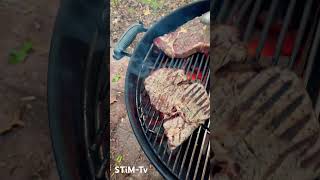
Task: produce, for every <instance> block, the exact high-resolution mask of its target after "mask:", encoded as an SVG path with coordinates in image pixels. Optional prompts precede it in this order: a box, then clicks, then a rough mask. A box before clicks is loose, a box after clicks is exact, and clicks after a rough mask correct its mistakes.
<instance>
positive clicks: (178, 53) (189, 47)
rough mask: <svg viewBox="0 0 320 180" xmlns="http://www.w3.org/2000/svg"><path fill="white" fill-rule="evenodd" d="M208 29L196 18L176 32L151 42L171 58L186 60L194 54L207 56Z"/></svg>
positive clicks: (208, 43)
mask: <svg viewBox="0 0 320 180" xmlns="http://www.w3.org/2000/svg"><path fill="white" fill-rule="evenodd" d="M209 32H210V29H209V27H208V26H207V25H204V24H202V23H201V22H200V17H196V18H194V19H192V20H190V21H188V22H187V23H185V24H184V25H182V26H180V27H179V28H178V29H177V30H176V31H174V32H170V33H168V34H165V35H163V36H160V37H157V38H155V39H154V40H153V42H154V44H155V45H156V46H157V47H158V48H159V49H161V50H162V51H164V53H165V54H166V55H167V56H169V57H172V58H186V57H188V56H190V55H192V54H194V53H196V52H201V53H205V54H208V51H209V47H210V37H209V36H210V35H209V34H210V33H209Z"/></svg>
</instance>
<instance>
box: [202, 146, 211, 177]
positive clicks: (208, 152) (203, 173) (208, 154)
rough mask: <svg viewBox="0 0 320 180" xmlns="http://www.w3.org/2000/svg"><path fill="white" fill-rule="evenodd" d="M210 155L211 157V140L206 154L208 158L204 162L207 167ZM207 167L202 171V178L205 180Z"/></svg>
mask: <svg viewBox="0 0 320 180" xmlns="http://www.w3.org/2000/svg"><path fill="white" fill-rule="evenodd" d="M209 157H210V142H209V143H208V147H207V155H206V160H205V162H204V167H207V165H208V160H209ZM206 169H207V168H203V172H202V176H201V180H203V179H204V177H205V174H206Z"/></svg>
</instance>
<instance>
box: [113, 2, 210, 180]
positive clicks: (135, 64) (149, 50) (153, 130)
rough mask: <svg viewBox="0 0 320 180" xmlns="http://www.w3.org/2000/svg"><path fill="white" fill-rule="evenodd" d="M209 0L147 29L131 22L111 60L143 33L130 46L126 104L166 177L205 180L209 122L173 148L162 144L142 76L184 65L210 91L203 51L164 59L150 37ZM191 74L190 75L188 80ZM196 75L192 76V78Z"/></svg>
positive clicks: (202, 9) (141, 139) (205, 7)
mask: <svg viewBox="0 0 320 180" xmlns="http://www.w3.org/2000/svg"><path fill="white" fill-rule="evenodd" d="M209 5H210V2H209V1H198V2H194V3H192V4H189V5H187V6H184V7H182V8H180V9H177V10H176V11H174V12H172V13H171V14H169V15H168V16H166V17H164V18H162V19H161V20H159V21H158V22H157V23H155V24H154V25H153V26H152V27H151V28H150V29H149V30H146V29H145V28H144V27H143V25H142V23H141V22H140V23H138V24H134V25H132V26H131V27H129V29H128V31H127V32H126V33H124V35H123V36H122V37H121V38H120V40H119V42H118V43H117V45H116V47H115V50H114V58H115V59H121V58H122V57H123V56H125V55H129V54H128V53H127V52H125V49H126V48H127V47H128V46H129V45H130V44H131V42H132V41H133V39H134V38H135V36H136V35H137V33H139V32H145V31H146V33H145V34H144V37H143V38H142V40H141V41H140V42H139V43H138V45H137V47H136V49H135V50H134V52H133V54H132V56H131V58H130V63H129V66H128V69H127V75H126V89H125V98H126V107H127V112H128V117H129V119H130V123H131V126H132V129H133V131H134V133H135V135H136V137H137V139H138V142H139V143H140V145H141V147H142V149H143V150H144V152H145V154H146V155H147V157H148V158H149V160H150V161H151V162H152V163H153V164H154V166H155V167H156V168H157V169H158V171H159V172H160V173H161V174H162V175H163V176H164V177H165V178H166V179H186V178H187V177H189V178H190V177H193V178H194V179H208V177H209V156H210V147H209V143H208V142H209V140H208V137H209V131H208V127H209V120H208V121H206V123H205V124H204V125H203V126H201V127H199V128H198V129H197V130H195V132H194V133H193V134H192V136H191V137H190V138H189V139H188V140H187V141H186V142H185V143H183V145H182V146H180V147H178V148H177V149H176V150H174V151H170V150H169V149H168V146H167V138H166V137H165V135H164V129H163V127H162V124H163V118H162V116H161V115H160V113H159V112H158V111H157V110H156V109H154V108H153V107H152V106H151V104H150V102H149V101H148V98H147V94H146V92H145V89H144V86H143V80H144V79H145V78H146V77H147V76H148V75H149V74H150V73H151V72H152V71H155V70H156V69H159V68H163V67H170V68H176V69H184V70H185V71H186V73H187V75H188V76H190V78H191V79H193V80H197V81H199V82H201V83H202V84H203V85H204V86H205V87H207V90H209V88H208V87H209V86H210V85H209V83H210V82H209V76H210V69H209V59H210V57H209V56H208V55H204V54H200V53H198V54H194V55H192V56H190V57H188V58H186V59H177V58H169V57H167V56H166V55H165V54H164V53H163V52H162V51H161V50H159V49H158V48H157V47H156V46H154V45H153V43H152V41H153V39H154V38H156V37H158V36H160V35H163V34H165V33H168V32H170V31H173V30H175V29H176V28H177V27H179V26H180V25H182V24H184V23H185V22H187V21H189V20H191V19H193V18H194V17H196V16H200V15H202V14H204V13H205V12H207V11H209V7H210V6H209ZM192 77H194V78H192ZM195 77H196V78H195Z"/></svg>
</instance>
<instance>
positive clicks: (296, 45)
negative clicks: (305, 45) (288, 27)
mask: <svg viewBox="0 0 320 180" xmlns="http://www.w3.org/2000/svg"><path fill="white" fill-rule="evenodd" d="M312 2H313V0H307V4H306V5H305V7H304V10H303V12H304V13H303V16H302V20H301V22H300V25H299V30H298V35H297V38H296V40H295V43H294V47H293V51H292V55H291V58H290V64H289V68H292V67H293V65H294V63H295V62H296V59H297V56H298V53H299V49H300V46H301V43H302V38H303V34H304V32H305V30H306V27H307V22H308V18H309V15H310V11H311V7H312Z"/></svg>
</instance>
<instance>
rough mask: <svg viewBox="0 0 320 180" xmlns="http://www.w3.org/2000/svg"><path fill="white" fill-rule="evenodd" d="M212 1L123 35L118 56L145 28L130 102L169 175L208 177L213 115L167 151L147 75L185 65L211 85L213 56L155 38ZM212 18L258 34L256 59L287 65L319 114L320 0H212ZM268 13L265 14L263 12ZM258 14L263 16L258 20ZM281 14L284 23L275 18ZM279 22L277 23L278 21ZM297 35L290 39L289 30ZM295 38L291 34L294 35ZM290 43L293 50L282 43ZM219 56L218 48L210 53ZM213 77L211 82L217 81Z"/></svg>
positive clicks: (141, 133) (143, 138) (135, 121)
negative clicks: (183, 52)
mask: <svg viewBox="0 0 320 180" xmlns="http://www.w3.org/2000/svg"><path fill="white" fill-rule="evenodd" d="M208 7H209V2H208V1H199V2H195V3H193V4H190V5H188V6H185V7H183V8H180V9H178V10H176V11H175V12H173V13H171V14H170V15H168V16H166V17H164V18H163V19H161V20H160V21H159V22H157V23H156V24H155V25H154V26H152V27H151V28H150V29H149V30H146V29H145V28H144V27H143V26H142V24H141V23H140V24H136V25H133V26H131V27H130V28H129V30H128V32H126V33H125V34H124V36H123V37H122V38H121V39H120V41H119V43H118V44H117V46H116V48H115V52H114V57H115V58H116V59H120V58H121V57H123V56H125V55H129V54H128V53H127V52H125V49H126V47H128V46H129V44H130V43H131V42H132V41H133V39H134V37H135V35H136V34H137V33H139V32H145V31H147V32H146V33H145V35H144V37H143V39H142V40H141V41H140V42H139V44H138V45H137V47H136V49H135V50H134V52H133V54H132V57H131V59H130V63H129V67H128V70H127V76H126V105H127V111H128V116H129V119H130V123H131V126H132V129H133V130H134V133H135V135H136V137H137V139H138V142H139V143H140V145H141V147H142V149H143V150H144V152H145V154H146V155H147V157H148V158H149V160H150V161H151V162H152V163H153V164H154V165H155V167H156V168H157V169H158V170H159V172H160V173H161V174H162V175H163V176H164V177H165V178H166V179H208V173H209V169H210V168H209V162H208V160H209V159H210V151H209V149H210V145H209V143H208V136H209V134H210V133H209V131H208V126H209V123H210V122H209V121H207V122H206V124H205V125H204V126H201V127H200V128H198V129H197V130H196V131H195V132H194V133H193V134H192V136H191V137H190V138H189V139H188V140H187V141H186V142H185V143H183V145H182V146H180V147H179V148H178V149H177V150H176V151H173V152H171V151H168V147H167V141H166V137H165V136H164V134H163V128H162V123H163V121H162V119H161V116H160V115H159V112H157V111H156V110H155V109H153V108H152V106H150V103H149V102H148V101H147V100H145V98H144V96H145V91H144V88H143V83H142V82H143V79H144V78H145V77H146V76H147V75H148V74H150V72H152V71H154V70H156V69H159V68H161V67H171V68H179V69H181V68H182V69H185V70H186V72H187V74H189V73H191V74H193V73H194V74H195V77H198V75H199V74H201V75H202V76H201V78H200V80H201V82H202V83H203V84H204V85H205V86H206V87H207V90H209V89H208V87H209V86H210V79H209V76H210V70H209V59H210V57H206V56H205V55H203V54H194V55H193V56H191V57H189V58H187V59H172V58H168V57H167V56H165V55H164V54H163V52H161V51H160V50H159V49H157V47H155V46H154V45H153V44H152V40H153V39H154V38H155V37H158V36H160V35H163V34H165V33H168V32H170V31H173V30H174V29H176V28H177V27H179V26H180V25H182V24H184V23H185V22H187V21H188V20H190V19H192V18H194V17H196V16H200V15H201V14H202V13H205V12H206V11H208ZM210 7H211V8H210V9H211V24H215V23H224V24H233V25H235V26H237V27H238V28H239V29H240V35H241V40H243V41H244V42H247V43H248V44H249V43H250V42H251V39H252V38H253V37H255V36H256V37H258V43H257V44H256V45H255V46H254V52H255V53H254V56H252V58H253V59H254V60H256V61H261V62H262V61H265V63H269V64H272V65H280V66H288V67H289V68H291V69H292V70H294V71H295V72H296V73H297V74H298V75H299V76H300V77H301V78H302V79H303V81H304V82H305V86H306V88H307V89H308V92H309V94H310V96H311V98H312V100H313V104H314V106H315V109H316V112H317V116H319V111H320V97H319V82H318V80H317V77H319V62H318V61H315V60H316V59H317V58H318V57H319V50H318V49H319V40H320V23H319V20H320V18H319V2H318V1H315V0H306V1H297V0H284V1H278V0H272V1H264V0H236V1H232V0H213V1H211V3H210ZM263 14H265V15H266V16H264V17H263V16H262V15H263ZM259 19H260V21H261V19H262V22H259ZM279 19H280V24H279V23H278V24H277V23H275V22H276V20H279ZM274 24H276V25H274ZM277 28H278V32H277V33H274V34H276V37H273V38H275V40H274V42H275V43H274V44H272V46H273V47H274V49H273V51H272V52H271V54H270V53H269V55H265V54H264V51H265V50H266V48H267V44H268V40H270V39H271V38H272V37H271V36H272V35H271V34H270V33H271V32H272V31H276V30H274V29H277ZM292 30H294V31H295V36H294V39H293V40H292V41H289V43H288V42H287V41H286V40H287V39H286V38H287V35H288V33H289V32H290V31H292ZM289 40H290V39H289ZM288 45H291V46H290V48H289V54H288V53H287V54H284V53H283V51H284V50H283V49H284V48H286V46H288ZM210 56H214V54H210ZM211 80H212V79H211ZM213 83H214V82H211V84H213Z"/></svg>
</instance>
